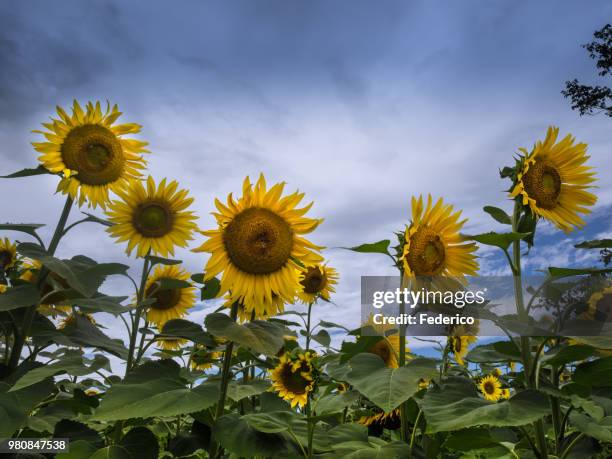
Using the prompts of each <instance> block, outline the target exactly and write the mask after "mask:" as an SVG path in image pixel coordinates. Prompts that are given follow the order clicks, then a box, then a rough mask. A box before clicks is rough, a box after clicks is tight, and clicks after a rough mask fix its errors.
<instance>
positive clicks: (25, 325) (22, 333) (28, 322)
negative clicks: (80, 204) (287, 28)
mask: <svg viewBox="0 0 612 459" xmlns="http://www.w3.org/2000/svg"><path fill="white" fill-rule="evenodd" d="M73 202H74V201H73V200H72V198H71V197H70V196H68V197H67V198H66V202H65V203H64V209H63V210H62V214H61V215H60V218H59V220H58V222H57V225H56V226H55V232H54V233H53V237H52V238H51V243H50V244H49V248H48V249H47V254H48V255H51V256H53V255H55V251H56V250H57V246H58V245H59V242H60V240H61V239H62V235H63V233H64V228H65V227H66V222H67V221H68V216H69V215H70V210H71V209H72V204H73ZM39 242H40V244H41V248H42V249H44V245H43V244H42V241H40V240H39ZM48 275H49V270H48V269H47V268H45V267H44V266H43V267H42V268H41V270H40V273H39V274H38V288H39V290H41V291H42V288H43V287H44V285H45V281H46V280H47V276H48ZM37 307H38V305H32V306H30V307H29V308H28V309H27V310H26V312H25V315H24V318H23V322H22V326H21V328H20V327H15V344H14V345H13V349H12V351H11V357H10V359H9V369H10V370H11V371H12V370H14V369H15V368H17V365H19V357H21V352H22V351H23V345H24V343H25V340H26V338H27V336H28V334H29V333H30V328H32V322H33V321H34V317H35V316H36V308H37Z"/></svg>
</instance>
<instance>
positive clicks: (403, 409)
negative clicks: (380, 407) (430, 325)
mask: <svg viewBox="0 0 612 459" xmlns="http://www.w3.org/2000/svg"><path fill="white" fill-rule="evenodd" d="M400 276H401V281H400V291H401V292H403V291H404V289H405V288H407V287H408V282H407V280H406V277H405V276H404V273H403V272H402V270H401V269H400ZM405 313H406V304H405V303H404V295H403V294H402V295H400V303H399V314H400V317H404V314H405ZM399 347H400V348H399V362H398V365H399V367H400V368H401V367H403V366H404V365H406V325H404V324H401V325H400V326H399ZM400 438H401V439H402V440H403V441H406V442H407V441H408V402H404V403H402V404H401V405H400Z"/></svg>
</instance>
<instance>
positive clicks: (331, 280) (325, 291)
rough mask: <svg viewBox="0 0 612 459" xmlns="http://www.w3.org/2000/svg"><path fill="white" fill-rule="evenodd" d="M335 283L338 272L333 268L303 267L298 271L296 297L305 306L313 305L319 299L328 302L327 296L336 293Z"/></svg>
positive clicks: (321, 266)
mask: <svg viewBox="0 0 612 459" xmlns="http://www.w3.org/2000/svg"><path fill="white" fill-rule="evenodd" d="M337 281H338V272H337V271H336V270H335V269H334V268H331V267H329V266H326V265H315V266H308V267H305V268H304V269H302V270H301V271H300V286H301V288H300V290H299V292H298V297H299V298H300V300H302V302H303V303H305V304H310V303H314V302H315V301H316V299H317V298H319V297H321V298H323V300H325V301H329V295H330V294H331V293H335V292H336V290H335V289H334V285H336V283H337Z"/></svg>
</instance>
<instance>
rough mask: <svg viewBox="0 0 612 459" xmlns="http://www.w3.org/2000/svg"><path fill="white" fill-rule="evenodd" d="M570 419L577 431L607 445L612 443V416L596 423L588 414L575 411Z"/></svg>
mask: <svg viewBox="0 0 612 459" xmlns="http://www.w3.org/2000/svg"><path fill="white" fill-rule="evenodd" d="M569 419H570V422H571V423H572V425H573V426H574V427H575V428H576V429H577V430H579V431H580V432H582V433H585V434H587V435H588V436H589V437H593V438H595V439H597V440H599V441H603V442H606V443H610V442H612V416H606V417H605V418H603V419H601V420H600V421H596V420H595V419H593V418H591V417H589V416H587V415H586V414H582V413H578V412H576V411H573V412H571V413H570V416H569Z"/></svg>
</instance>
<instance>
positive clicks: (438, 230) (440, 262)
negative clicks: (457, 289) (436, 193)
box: [401, 195, 478, 283]
mask: <svg viewBox="0 0 612 459" xmlns="http://www.w3.org/2000/svg"><path fill="white" fill-rule="evenodd" d="M460 217H461V211H457V212H455V211H454V208H453V206H452V205H450V204H445V203H444V201H443V200H442V198H440V199H438V201H437V202H436V203H435V204H433V200H432V197H431V195H428V196H427V206H426V207H425V208H424V207H423V196H419V197H418V199H417V198H415V197H413V198H412V219H411V222H410V225H409V226H408V227H407V228H406V231H405V233H404V240H405V242H404V247H403V253H402V256H401V261H402V267H403V270H404V276H405V277H407V278H416V277H436V276H444V277H447V278H453V279H455V280H457V281H459V282H462V283H464V282H465V276H466V275H468V276H473V275H476V273H477V271H478V262H477V261H476V256H475V255H474V252H475V251H476V249H477V247H476V244H474V243H472V242H465V241H464V239H463V238H462V236H461V235H460V234H459V231H460V230H461V228H462V227H463V225H464V224H465V222H466V220H460Z"/></svg>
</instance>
